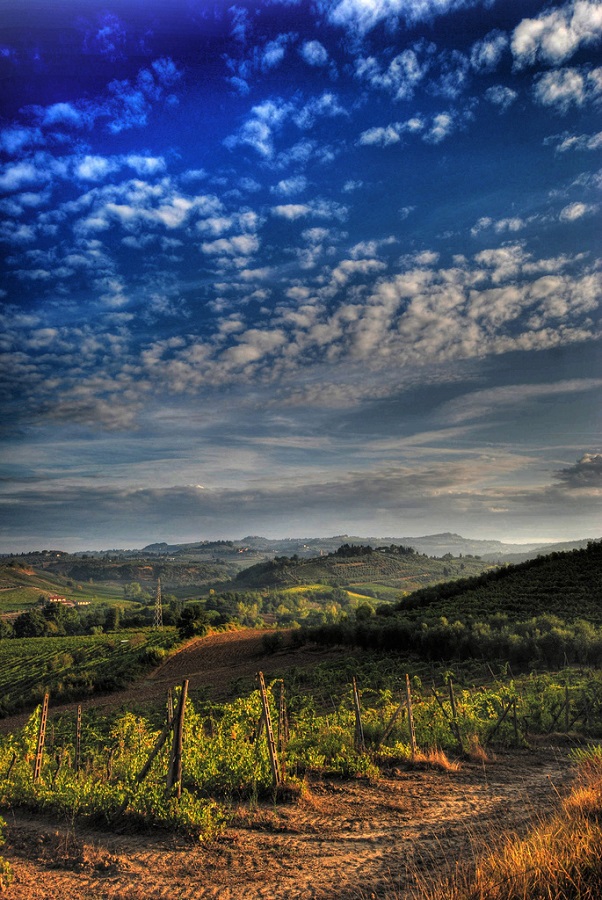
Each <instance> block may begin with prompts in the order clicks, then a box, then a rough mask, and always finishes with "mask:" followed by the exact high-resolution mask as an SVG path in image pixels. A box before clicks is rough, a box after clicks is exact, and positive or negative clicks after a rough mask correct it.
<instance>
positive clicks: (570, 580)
mask: <svg viewBox="0 0 602 900" xmlns="http://www.w3.org/2000/svg"><path fill="white" fill-rule="evenodd" d="M398 609H399V610H400V612H402V613H403V614H404V615H405V616H408V617H413V618H415V617H416V616H417V615H420V616H423V615H424V614H428V615H429V616H430V617H433V616H448V617H449V616H454V617H456V618H457V617H463V616H472V617H474V618H480V617H484V616H491V615H498V614H503V615H507V616H508V617H509V618H511V619H513V620H515V619H527V618H530V617H532V616H539V615H555V616H559V617H560V618H562V619H564V620H565V621H574V620H575V619H584V620H586V621H588V622H592V623H594V624H597V625H602V542H597V543H594V542H592V543H591V544H590V545H589V547H586V548H585V549H582V550H572V551H569V552H565V553H553V554H550V555H548V556H541V557H538V558H536V559H533V560H528V561H526V562H523V563H519V564H518V565H510V566H506V567H503V568H500V569H495V570H492V571H489V572H486V573H484V574H482V575H481V576H479V577H477V578H474V579H470V580H467V581H464V580H463V581H456V582H452V583H449V584H442V585H438V586H436V587H429V588H426V589H425V590H420V591H417V592H416V593H414V594H412V595H411V596H409V597H406V598H405V599H404V600H403V601H401V602H400V604H399V605H398Z"/></svg>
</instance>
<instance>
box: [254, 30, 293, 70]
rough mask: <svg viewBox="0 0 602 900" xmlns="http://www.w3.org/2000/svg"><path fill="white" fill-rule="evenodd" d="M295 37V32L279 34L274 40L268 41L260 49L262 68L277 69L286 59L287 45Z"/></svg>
mask: <svg viewBox="0 0 602 900" xmlns="http://www.w3.org/2000/svg"><path fill="white" fill-rule="evenodd" d="M294 38H295V35H294V34H279V35H278V37H276V38H275V39H274V40H273V41H268V42H267V44H265V46H264V47H263V48H262V49H261V51H260V59H261V63H260V65H261V68H262V69H263V71H264V72H265V71H268V70H269V69H275V68H276V66H279V65H280V63H281V62H282V60H283V59H284V54H285V53H286V48H287V45H288V44H290V43H291V41H293V40H294Z"/></svg>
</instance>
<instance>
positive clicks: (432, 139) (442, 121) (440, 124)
mask: <svg viewBox="0 0 602 900" xmlns="http://www.w3.org/2000/svg"><path fill="white" fill-rule="evenodd" d="M455 127H456V123H455V122H454V119H453V117H452V115H451V114H450V113H448V112H444V113H438V115H436V116H433V121H432V124H431V127H430V129H429V130H428V132H427V133H426V134H425V136H424V140H425V141H427V142H428V143H429V144H440V143H441V141H444V140H445V138H446V137H449V135H450V134H451V133H452V132H453V131H454V130H455Z"/></svg>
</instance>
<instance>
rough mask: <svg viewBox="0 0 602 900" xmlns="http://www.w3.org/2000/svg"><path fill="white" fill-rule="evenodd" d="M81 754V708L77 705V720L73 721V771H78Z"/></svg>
mask: <svg viewBox="0 0 602 900" xmlns="http://www.w3.org/2000/svg"><path fill="white" fill-rule="evenodd" d="M81 754H82V708H81V704H80V705H79V706H78V707H77V721H76V723H75V771H76V772H79V770H80V766H81Z"/></svg>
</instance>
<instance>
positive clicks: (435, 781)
mask: <svg viewBox="0 0 602 900" xmlns="http://www.w3.org/2000/svg"><path fill="white" fill-rule="evenodd" d="M571 777H572V767H571V765H570V764H569V762H568V759H567V753H566V750H562V749H560V748H551V747H550V748H547V749H542V748H540V749H539V750H538V751H537V752H529V751H521V752H518V753H513V754H510V755H504V756H500V757H499V758H498V759H497V761H495V762H492V763H491V764H486V765H483V764H480V763H479V764H477V763H463V764H462V766H461V768H460V770H459V771H457V772H449V773H448V772H440V771H437V772H435V771H409V770H405V771H403V770H395V771H394V772H392V773H390V775H389V776H388V777H385V778H382V779H381V780H379V781H378V782H376V783H373V784H369V783H367V782H362V781H351V782H335V781H317V782H314V783H312V784H311V785H310V786H309V787H308V790H307V792H306V794H305V795H304V796H303V797H302V798H301V800H299V801H298V802H296V803H294V804H291V805H284V806H278V807H276V806H273V805H270V804H266V805H257V804H255V805H253V804H250V803H247V804H243V805H241V806H239V807H237V808H235V809H234V810H233V819H232V824H231V826H230V827H229V828H228V829H227V831H226V833H225V835H224V836H223V838H222V839H220V840H219V841H218V842H216V843H214V844H211V845H199V844H195V843H192V842H191V841H188V840H185V839H183V838H179V837H174V836H173V835H168V834H166V833H162V832H153V833H148V834H143V835H140V834H138V835H133V834H115V833H108V832H103V831H97V830H92V829H90V828H87V827H84V826H80V825H77V826H75V827H73V826H69V825H68V824H67V823H64V822H63V823H59V822H57V821H51V820H44V819H41V818H38V817H33V816H30V815H28V814H24V813H15V814H11V813H9V814H8V815H5V818H6V820H7V826H8V827H7V829H6V832H7V845H6V847H5V848H4V855H5V856H6V857H7V858H8V859H9V860H10V862H11V864H12V866H13V869H14V872H15V881H14V883H13V885H12V887H11V888H10V891H9V893H8V896H9V897H10V898H11V900H83V898H95V900H96V898H97V900H155V898H167V897H169V898H170V900H173V898H178V900H192V898H195V900H208V898H217V900H309V898H314V900H318V898H319V900H334V898H337V900H361V898H366V900H367V898H378V900H394V898H395V900H399V898H409V897H410V896H412V897H420V896H421V894H422V889H423V886H424V884H425V883H428V882H429V880H430V879H431V878H432V877H436V876H438V875H440V874H441V873H443V872H444V871H445V870H447V869H449V868H450V867H451V868H453V866H454V864H455V862H456V861H457V860H460V859H467V858H471V857H472V855H473V854H474V853H475V852H478V848H479V847H480V846H481V844H482V841H483V837H484V836H486V835H488V834H489V835H491V833H495V834H499V833H500V832H501V831H502V830H507V829H518V830H519V831H524V829H525V828H527V827H528V825H529V823H530V822H532V821H533V820H535V819H537V818H538V817H541V816H542V815H545V813H546V812H547V811H549V810H550V809H551V808H552V806H553V805H554V803H555V802H556V801H557V799H558V793H559V792H560V793H562V792H563V791H564V790H565V788H566V787H567V785H568V783H569V782H570V779H571ZM413 891H415V892H416V893H413Z"/></svg>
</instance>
